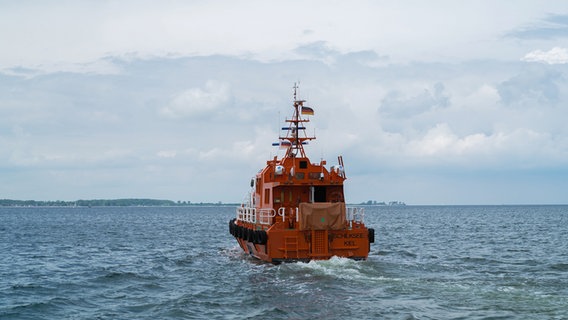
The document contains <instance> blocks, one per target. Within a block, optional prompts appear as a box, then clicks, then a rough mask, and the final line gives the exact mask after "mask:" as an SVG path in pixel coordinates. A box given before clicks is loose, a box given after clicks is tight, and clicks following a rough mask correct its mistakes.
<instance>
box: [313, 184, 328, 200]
mask: <svg viewBox="0 0 568 320" xmlns="http://www.w3.org/2000/svg"><path fill="white" fill-rule="evenodd" d="M325 194H326V190H325V187H314V202H326V201H327V199H326V197H325Z"/></svg>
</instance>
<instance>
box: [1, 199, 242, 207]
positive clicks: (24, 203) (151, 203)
mask: <svg viewBox="0 0 568 320" xmlns="http://www.w3.org/2000/svg"><path fill="white" fill-rule="evenodd" d="M191 205H223V203H221V202H217V203H204V202H199V203H192V202H191V201H172V200H157V199H95V200H76V201H61V200H57V201H37V200H10V199H0V206H2V207H175V206H191ZM231 205H233V204H231Z"/></svg>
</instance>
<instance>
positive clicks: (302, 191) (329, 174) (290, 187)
mask: <svg viewBox="0 0 568 320" xmlns="http://www.w3.org/2000/svg"><path fill="white" fill-rule="evenodd" d="M297 88H298V87H297V86H296V85H294V102H293V115H292V118H290V119H286V120H285V123H286V125H285V126H284V127H282V130H283V132H284V133H283V134H281V135H280V136H279V141H278V142H277V143H274V144H273V145H275V146H278V147H279V148H284V149H285V152H284V154H283V156H282V157H280V158H279V157H278V156H275V157H274V158H273V159H270V160H268V161H267V162H266V166H265V167H264V168H263V169H262V170H261V171H259V173H258V174H257V175H256V176H255V177H254V178H253V179H252V180H251V185H250V186H251V189H250V192H249V194H248V195H247V196H246V198H245V200H244V201H243V203H242V204H241V206H240V207H237V209H236V217H235V218H234V219H231V220H230V221H229V232H230V233H231V235H233V236H234V237H235V238H236V240H237V242H238V243H239V246H240V247H241V248H242V249H243V250H244V251H245V252H246V253H248V254H250V255H252V256H254V257H256V258H258V259H261V260H264V261H268V262H272V263H280V262H287V261H309V260H321V259H329V258H331V257H333V256H338V257H347V258H352V259H356V260H364V259H366V258H367V256H368V254H369V251H370V244H371V243H373V242H374V240H375V232H374V229H372V228H367V227H366V226H365V223H364V208H360V207H348V206H346V204H345V197H344V192H343V182H344V181H345V179H346V175H345V170H344V166H343V158H342V157H341V156H339V157H338V162H337V164H336V165H333V166H331V167H329V169H328V168H327V167H326V165H327V163H326V161H325V160H321V161H320V162H319V163H313V162H312V161H310V159H309V158H308V157H307V156H306V153H305V151H304V146H305V145H306V144H308V142H309V141H311V140H314V139H315V135H314V136H310V135H308V134H307V133H306V124H308V123H309V122H310V119H309V116H312V115H313V114H314V110H313V109H312V108H310V107H308V106H306V101H305V100H299V99H298V98H297Z"/></svg>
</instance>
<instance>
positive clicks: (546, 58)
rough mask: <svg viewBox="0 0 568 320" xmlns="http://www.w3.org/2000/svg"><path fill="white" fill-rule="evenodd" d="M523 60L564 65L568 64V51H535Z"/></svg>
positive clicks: (555, 48)
mask: <svg viewBox="0 0 568 320" xmlns="http://www.w3.org/2000/svg"><path fill="white" fill-rule="evenodd" d="M521 60H523V61H528V62H544V63H548V64H564V63H568V49H566V48H560V47H554V48H552V49H550V50H548V51H542V50H535V51H531V52H529V53H527V54H526V55H525V56H524V57H523V58H522V59H521Z"/></svg>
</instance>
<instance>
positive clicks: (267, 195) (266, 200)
mask: <svg viewBox="0 0 568 320" xmlns="http://www.w3.org/2000/svg"><path fill="white" fill-rule="evenodd" d="M264 203H266V204H269V203H270V189H268V188H267V189H264Z"/></svg>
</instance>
